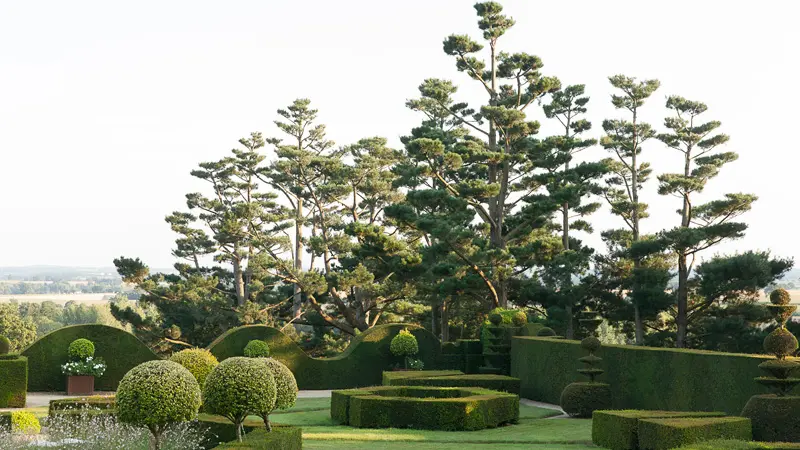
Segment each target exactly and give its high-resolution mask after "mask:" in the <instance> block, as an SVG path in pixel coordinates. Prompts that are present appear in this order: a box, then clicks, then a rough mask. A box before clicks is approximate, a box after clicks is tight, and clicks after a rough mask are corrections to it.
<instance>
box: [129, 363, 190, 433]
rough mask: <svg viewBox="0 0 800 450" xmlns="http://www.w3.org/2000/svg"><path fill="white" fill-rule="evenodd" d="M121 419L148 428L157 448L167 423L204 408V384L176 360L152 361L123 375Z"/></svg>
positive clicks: (177, 420)
mask: <svg viewBox="0 0 800 450" xmlns="http://www.w3.org/2000/svg"><path fill="white" fill-rule="evenodd" d="M115 400H116V405H117V418H118V419H119V420H120V421H121V422H125V423H130V424H133V425H136V426H141V427H147V428H148V429H149V430H150V432H151V433H152V434H153V438H154V442H155V448H156V449H158V448H159V447H160V444H161V436H162V434H163V433H164V431H165V430H166V428H167V426H169V425H170V424H172V423H175V422H183V421H187V420H192V419H194V418H195V416H197V410H198V409H199V408H200V403H201V401H200V385H199V384H197V380H195V378H194V376H193V375H192V374H191V372H189V371H188V370H187V369H186V368H185V367H183V366H182V365H180V364H178V363H176V362H174V361H162V360H156V361H148V362H146V363H142V364H139V365H138V366H136V367H134V368H133V369H131V370H129V371H128V373H126V374H125V376H124V377H122V380H121V381H120V382H119V388H117V394H116V396H115Z"/></svg>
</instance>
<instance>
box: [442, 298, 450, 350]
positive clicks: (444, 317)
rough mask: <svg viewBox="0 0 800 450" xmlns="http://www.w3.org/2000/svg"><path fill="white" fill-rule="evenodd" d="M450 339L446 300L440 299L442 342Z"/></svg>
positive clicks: (448, 312) (448, 313) (448, 311)
mask: <svg viewBox="0 0 800 450" xmlns="http://www.w3.org/2000/svg"><path fill="white" fill-rule="evenodd" d="M449 341H450V310H449V309H448V307H447V300H442V343H445V342H449Z"/></svg>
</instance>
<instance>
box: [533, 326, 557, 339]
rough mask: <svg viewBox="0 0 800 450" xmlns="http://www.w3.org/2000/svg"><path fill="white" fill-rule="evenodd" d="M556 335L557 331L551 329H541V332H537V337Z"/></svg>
mask: <svg viewBox="0 0 800 450" xmlns="http://www.w3.org/2000/svg"><path fill="white" fill-rule="evenodd" d="M555 335H556V332H555V330H553V329H552V328H550V327H544V328H540V329H539V331H537V332H536V336H541V337H549V336H555Z"/></svg>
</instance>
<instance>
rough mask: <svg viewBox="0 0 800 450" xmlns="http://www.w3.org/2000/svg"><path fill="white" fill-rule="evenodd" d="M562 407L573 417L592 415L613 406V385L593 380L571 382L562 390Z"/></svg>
mask: <svg viewBox="0 0 800 450" xmlns="http://www.w3.org/2000/svg"><path fill="white" fill-rule="evenodd" d="M559 404H560V405H561V409H563V410H564V412H565V413H567V414H569V415H570V416H572V417H591V416H592V412H593V411H595V410H598V409H607V408H610V407H611V386H609V385H608V384H606V383H597V382H592V381H587V382H576V383H570V384H568V385H567V387H565V388H564V390H563V391H562V392H561V399H560V403H559Z"/></svg>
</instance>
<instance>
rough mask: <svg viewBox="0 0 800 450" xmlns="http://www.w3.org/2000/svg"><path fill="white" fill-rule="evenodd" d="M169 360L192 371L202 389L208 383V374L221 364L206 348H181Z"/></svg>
mask: <svg viewBox="0 0 800 450" xmlns="http://www.w3.org/2000/svg"><path fill="white" fill-rule="evenodd" d="M169 360H170V361H174V362H176V363H178V364H180V365H182V366H183V367H185V368H186V369H187V370H188V371H189V372H191V373H192V375H193V376H194V378H195V380H197V384H199V385H200V388H201V389H202V388H203V386H205V384H206V377H208V374H209V373H211V371H212V370H213V369H214V367H217V364H219V361H217V358H216V357H215V356H214V355H213V354H211V352H210V351H208V350H206V349H204V348H189V349H186V350H181V351H179V352H177V353H173V355H172V356H171V357H170V358H169Z"/></svg>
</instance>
